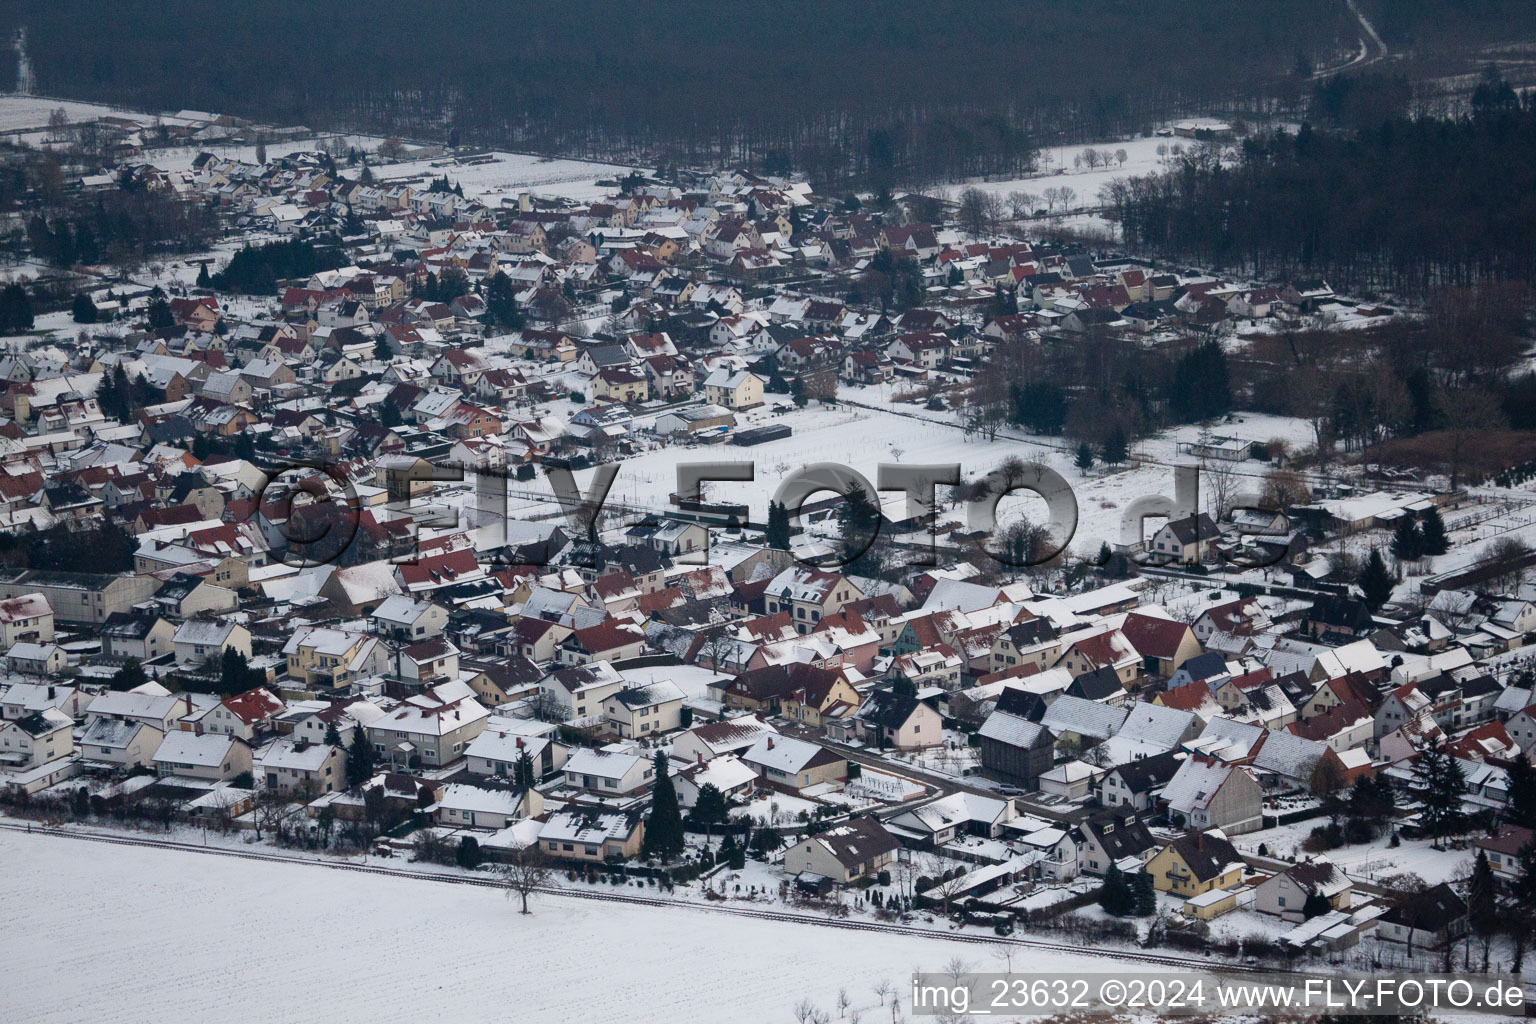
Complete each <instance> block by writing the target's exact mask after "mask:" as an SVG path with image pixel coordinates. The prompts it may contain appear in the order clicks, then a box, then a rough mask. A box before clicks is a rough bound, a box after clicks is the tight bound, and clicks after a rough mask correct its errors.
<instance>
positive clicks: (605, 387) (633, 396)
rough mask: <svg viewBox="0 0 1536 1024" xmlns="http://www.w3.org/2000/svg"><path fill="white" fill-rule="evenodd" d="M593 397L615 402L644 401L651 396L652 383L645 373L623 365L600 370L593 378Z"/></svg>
mask: <svg viewBox="0 0 1536 1024" xmlns="http://www.w3.org/2000/svg"><path fill="white" fill-rule="evenodd" d="M592 397H593V398H606V399H608V400H610V401H613V402H626V403H627V402H644V401H648V400H649V399H650V397H651V384H650V381H649V380H647V379H646V378H645V376H644V375H643V374H639V373H636V372H635V371H633V370H628V369H624V368H622V367H610V368H608V369H606V370H600V371H598V374H597V376H596V377H593V378H592Z"/></svg>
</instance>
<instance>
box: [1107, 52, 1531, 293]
mask: <svg viewBox="0 0 1536 1024" xmlns="http://www.w3.org/2000/svg"><path fill="white" fill-rule="evenodd" d="M1330 95H1331V94H1330ZM1473 102H1474V108H1473V111H1472V113H1471V114H1470V115H1469V116H1466V117H1461V118H1454V119H1448V118H1433V117H1420V118H1409V117H1403V116H1396V117H1391V118H1389V119H1387V120H1383V121H1380V122H1378V123H1377V124H1375V125H1374V126H1372V127H1370V128H1362V129H1359V130H1356V131H1347V130H1337V131H1336V130H1316V129H1314V128H1313V127H1312V126H1311V125H1310V124H1303V125H1302V126H1301V127H1300V129H1299V130H1298V131H1296V132H1294V133H1287V132H1284V131H1277V132H1274V133H1270V134H1264V135H1259V136H1257V137H1254V138H1250V139H1248V140H1246V142H1245V143H1244V145H1243V147H1242V155H1241V158H1240V159H1239V160H1238V161H1237V163H1236V164H1235V165H1234V164H1232V163H1231V162H1229V161H1222V160H1220V159H1218V158H1217V157H1216V156H1215V155H1214V154H1212V153H1209V152H1197V153H1191V154H1187V155H1185V156H1184V157H1182V158H1181V159H1180V160H1179V162H1178V163H1177V164H1176V165H1175V166H1174V167H1172V168H1171V169H1169V170H1168V171H1166V172H1163V173H1160V174H1155V175H1150V176H1147V177H1143V178H1138V179H1134V180H1131V181H1128V182H1118V183H1115V184H1114V185H1113V186H1110V187H1108V188H1107V189H1106V190H1105V194H1104V195H1103V197H1102V198H1104V199H1105V201H1106V202H1107V204H1108V205H1109V206H1110V207H1111V209H1112V210H1113V211H1114V215H1115V216H1116V217H1117V218H1118V219H1119V220H1120V222H1121V224H1122V226H1123V227H1124V231H1125V235H1124V237H1125V241H1126V244H1127V245H1128V246H1129V247H1131V248H1132V249H1134V250H1136V251H1140V252H1145V253H1149V254H1155V255H1162V256H1168V257H1176V258H1186V259H1191V260H1195V261H1198V262H1201V263H1203V264H1205V265H1208V266H1211V267H1213V268H1216V269H1225V270H1231V271H1234V272H1238V273H1251V274H1253V275H1254V276H1257V277H1261V278H1270V279H1277V280H1278V279H1282V278H1283V277H1284V276H1286V275H1288V274H1291V273H1300V272H1305V273H1314V274H1315V273H1320V274H1322V275H1324V276H1326V277H1327V278H1328V280H1329V282H1330V283H1331V284H1333V286H1334V287H1335V288H1347V289H1351V290H1355V291H1359V292H1361V293H1362V294H1367V295H1368V294H1370V293H1372V292H1373V291H1374V292H1376V293H1381V292H1386V293H1389V294H1392V295H1396V296H1399V297H1401V298H1405V299H1414V300H1417V299H1422V298H1424V297H1425V296H1426V295H1427V294H1429V292H1430V291H1431V290H1432V289H1434V288H1436V287H1439V286H1443V285H1469V284H1471V283H1472V282H1474V281H1477V280H1480V279H1484V278H1494V279H1505V280H1527V281H1528V280H1531V279H1532V278H1533V275H1536V107H1532V106H1526V105H1522V104H1521V102H1520V100H1519V99H1518V97H1517V96H1516V94H1515V93H1514V91H1513V90H1512V89H1510V88H1509V87H1508V86H1507V85H1505V84H1503V83H1502V82H1499V81H1497V80H1493V81H1488V82H1485V83H1483V84H1481V85H1479V86H1478V87H1477V90H1476V92H1475V93H1474V96H1473Z"/></svg>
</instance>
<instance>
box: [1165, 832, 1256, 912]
mask: <svg viewBox="0 0 1536 1024" xmlns="http://www.w3.org/2000/svg"><path fill="white" fill-rule="evenodd" d="M1247 867H1248V865H1247V862H1246V861H1244V860H1243V858H1242V855H1241V854H1239V853H1238V852H1237V848H1236V847H1234V846H1233V845H1232V843H1231V842H1230V841H1229V840H1228V839H1227V838H1226V837H1225V836H1223V835H1221V834H1220V833H1219V832H1189V833H1185V834H1184V835H1181V836H1179V837H1178V838H1177V839H1174V840H1173V841H1171V842H1169V843H1168V844H1167V845H1165V846H1164V847H1163V848H1162V849H1161V850H1159V851H1157V853H1155V854H1153V856H1152V859H1151V860H1149V861H1148V862H1147V874H1149V875H1151V876H1152V885H1153V887H1154V888H1156V889H1157V891H1158V892H1168V893H1173V894H1174V895H1176V896H1183V897H1185V898H1186V899H1187V898H1189V897H1191V896H1199V895H1201V894H1203V893H1207V892H1210V891H1211V890H1213V889H1226V890H1230V889H1231V888H1233V887H1235V886H1237V885H1238V884H1240V883H1241V882H1242V880H1243V872H1244V871H1245V870H1247Z"/></svg>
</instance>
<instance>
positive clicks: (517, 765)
mask: <svg viewBox="0 0 1536 1024" xmlns="http://www.w3.org/2000/svg"><path fill="white" fill-rule="evenodd" d="M512 781H513V782H514V783H515V784H516V785H518V786H521V787H522V788H524V789H532V788H533V786H534V783H536V782H538V781H539V779H538V774H537V772H535V771H534V768H533V755H532V754H530V753H528V748H527V747H524V748H523V749H522V751H520V752H519V753H518V755H517V760H516V761H514V762H513V764H512Z"/></svg>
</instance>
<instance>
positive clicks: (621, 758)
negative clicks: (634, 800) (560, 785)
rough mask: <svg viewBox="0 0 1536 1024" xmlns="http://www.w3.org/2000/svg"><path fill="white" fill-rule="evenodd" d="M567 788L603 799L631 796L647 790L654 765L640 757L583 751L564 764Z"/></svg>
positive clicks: (653, 773) (599, 751)
mask: <svg viewBox="0 0 1536 1024" xmlns="http://www.w3.org/2000/svg"><path fill="white" fill-rule="evenodd" d="M565 781H566V784H567V785H570V786H574V787H576V788H577V789H584V790H586V791H587V792H589V793H597V794H600V795H603V796H632V795H634V794H635V793H638V792H640V791H642V790H645V789H649V788H650V787H651V785H652V784H653V783H654V782H655V781H656V780H655V766H654V763H653V762H652V761H651V759H650V758H648V757H644V756H642V755H640V754H625V753H618V752H615V751H607V750H588V749H586V748H582V749H580V750H577V751H575V752H574V753H572V754H571V757H570V760H568V761H566V762H565Z"/></svg>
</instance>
